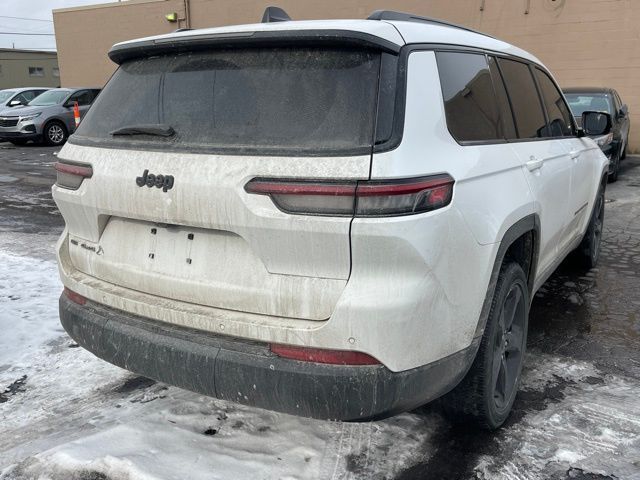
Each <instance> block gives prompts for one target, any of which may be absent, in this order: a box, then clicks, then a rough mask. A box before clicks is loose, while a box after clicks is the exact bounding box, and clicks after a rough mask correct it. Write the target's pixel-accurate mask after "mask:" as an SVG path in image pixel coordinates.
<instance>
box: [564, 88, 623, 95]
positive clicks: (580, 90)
mask: <svg viewBox="0 0 640 480" xmlns="http://www.w3.org/2000/svg"><path fill="white" fill-rule="evenodd" d="M562 91H563V92H564V93H610V94H613V93H614V92H615V91H616V90H615V89H614V88H609V87H568V88H563V89H562Z"/></svg>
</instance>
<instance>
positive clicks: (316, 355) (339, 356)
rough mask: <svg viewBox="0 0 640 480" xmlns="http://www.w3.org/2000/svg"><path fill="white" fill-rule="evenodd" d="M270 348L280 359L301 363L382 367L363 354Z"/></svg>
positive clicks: (343, 351)
mask: <svg viewBox="0 0 640 480" xmlns="http://www.w3.org/2000/svg"><path fill="white" fill-rule="evenodd" d="M270 347H271V351H272V352H273V353H275V354H276V355H278V356H279V357H282V358H289V359H291V360H299V361H301V362H314V363H327V364H331V365H380V362H379V361H378V360H376V359H375V358H373V357H372V356H370V355H367V354H366V353H361V352H350V351H346V350H324V349H319V348H306V347H293V346H291V345H279V344H272V345H271V346H270Z"/></svg>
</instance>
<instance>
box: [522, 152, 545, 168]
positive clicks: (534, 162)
mask: <svg viewBox="0 0 640 480" xmlns="http://www.w3.org/2000/svg"><path fill="white" fill-rule="evenodd" d="M529 158H530V159H531V160H529V161H528V162H527V163H526V165H527V168H528V169H529V171H530V172H533V171H535V170H540V169H541V168H542V164H543V163H544V160H540V159H537V158H536V157H534V156H533V155H532V156H531V157H529Z"/></svg>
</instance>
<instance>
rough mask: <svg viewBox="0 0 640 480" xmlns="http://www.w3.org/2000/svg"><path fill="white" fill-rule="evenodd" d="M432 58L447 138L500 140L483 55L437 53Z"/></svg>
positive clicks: (497, 112) (460, 140)
mask: <svg viewBox="0 0 640 480" xmlns="http://www.w3.org/2000/svg"><path fill="white" fill-rule="evenodd" d="M436 59H437V62H438V71H439V73H440V86H441V88H442V96H443V99H444V110H445V115H446V118H447V127H448V128H449V131H450V132H451V135H453V137H454V138H455V139H456V140H458V141H459V142H468V141H483V140H484V141H486V140H502V139H504V135H503V133H502V125H501V122H500V112H499V110H498V102H497V101H496V97H495V93H494V91H493V84H492V81H491V74H490V72H489V66H488V65H487V60H486V58H485V56H484V55H483V54H475V53H461V52H437V53H436Z"/></svg>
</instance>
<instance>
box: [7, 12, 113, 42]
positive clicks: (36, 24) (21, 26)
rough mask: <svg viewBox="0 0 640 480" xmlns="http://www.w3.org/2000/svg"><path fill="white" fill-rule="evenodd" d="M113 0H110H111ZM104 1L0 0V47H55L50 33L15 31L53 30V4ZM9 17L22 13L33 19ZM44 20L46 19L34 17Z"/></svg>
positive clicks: (19, 15)
mask: <svg viewBox="0 0 640 480" xmlns="http://www.w3.org/2000/svg"><path fill="white" fill-rule="evenodd" d="M112 1H113V0H112ZM96 3H106V2H105V1H104V0H102V1H101V0H0V4H1V5H2V8H1V9H0V32H13V33H11V34H7V35H5V34H0V48H12V47H13V46H15V48H29V49H35V50H40V49H42V50H44V49H46V50H48V51H52V50H54V49H55V48H56V40H55V37H54V36H53V35H16V33H19V34H23V33H48V34H53V17H52V15H51V10H53V9H56V8H65V7H77V6H79V5H91V4H96ZM7 16H10V17H24V18H29V19H35V20H18V19H15V18H6V17H7ZM38 20H48V21H44V22H43V21H38Z"/></svg>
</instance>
